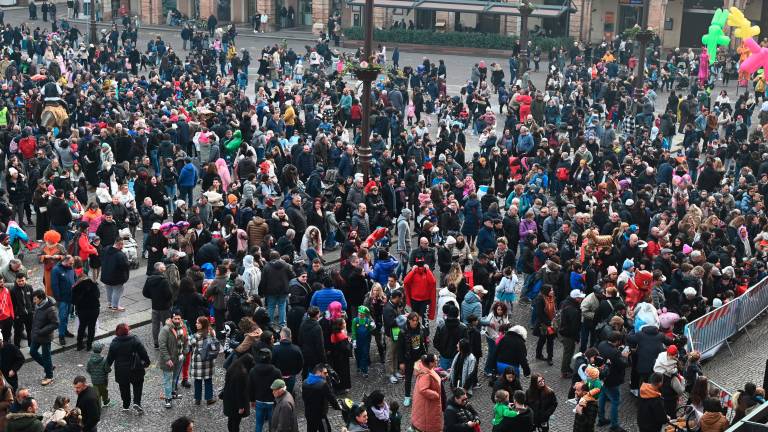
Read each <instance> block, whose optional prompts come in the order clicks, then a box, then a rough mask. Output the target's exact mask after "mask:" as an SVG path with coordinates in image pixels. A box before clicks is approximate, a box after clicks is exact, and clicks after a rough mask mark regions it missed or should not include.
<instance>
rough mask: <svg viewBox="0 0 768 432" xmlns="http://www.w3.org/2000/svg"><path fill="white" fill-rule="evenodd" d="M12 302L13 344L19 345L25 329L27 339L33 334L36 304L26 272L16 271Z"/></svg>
mask: <svg viewBox="0 0 768 432" xmlns="http://www.w3.org/2000/svg"><path fill="white" fill-rule="evenodd" d="M11 302H12V303H13V314H14V315H15V317H14V319H13V344H14V345H16V346H17V347H18V346H20V345H21V334H22V333H23V332H24V331H26V332H27V340H29V335H31V334H32V314H33V313H34V312H35V304H34V303H33V302H32V287H31V286H30V285H27V275H26V274H24V273H16V283H15V284H14V285H13V287H12V288H11ZM9 342H10V341H9ZM6 377H7V375H6Z"/></svg>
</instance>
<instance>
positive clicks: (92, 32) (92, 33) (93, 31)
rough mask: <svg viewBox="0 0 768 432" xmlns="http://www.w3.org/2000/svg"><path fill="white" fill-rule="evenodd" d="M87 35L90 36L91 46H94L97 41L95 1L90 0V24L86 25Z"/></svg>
mask: <svg viewBox="0 0 768 432" xmlns="http://www.w3.org/2000/svg"><path fill="white" fill-rule="evenodd" d="M88 33H89V34H90V39H91V43H92V44H93V46H96V44H97V43H98V39H99V38H98V35H97V34H96V0H91V22H90V23H89V24H88Z"/></svg>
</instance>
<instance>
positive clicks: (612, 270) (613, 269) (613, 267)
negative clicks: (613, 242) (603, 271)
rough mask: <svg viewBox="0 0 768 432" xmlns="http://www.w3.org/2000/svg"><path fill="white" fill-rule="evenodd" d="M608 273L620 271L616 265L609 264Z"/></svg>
mask: <svg viewBox="0 0 768 432" xmlns="http://www.w3.org/2000/svg"><path fill="white" fill-rule="evenodd" d="M607 271H608V274H611V273H618V272H619V271H618V270H617V269H616V266H608V270H607Z"/></svg>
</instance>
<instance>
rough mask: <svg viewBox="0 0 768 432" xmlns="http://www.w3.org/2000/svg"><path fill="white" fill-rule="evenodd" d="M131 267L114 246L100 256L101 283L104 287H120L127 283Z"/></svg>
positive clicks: (125, 257) (123, 254) (121, 252)
mask: <svg viewBox="0 0 768 432" xmlns="http://www.w3.org/2000/svg"><path fill="white" fill-rule="evenodd" d="M130 270H131V266H130V264H129V263H128V257H127V256H126V255H125V253H123V251H121V250H119V249H117V248H115V247H114V246H110V247H108V248H107V249H106V250H105V251H104V252H102V254H101V281H102V282H104V284H106V285H122V284H124V283H126V282H128V279H129V276H130Z"/></svg>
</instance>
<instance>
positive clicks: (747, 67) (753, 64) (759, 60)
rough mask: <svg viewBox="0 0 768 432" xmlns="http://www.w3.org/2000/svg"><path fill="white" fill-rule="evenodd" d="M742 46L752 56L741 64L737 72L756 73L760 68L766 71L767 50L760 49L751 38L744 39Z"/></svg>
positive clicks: (767, 67)
mask: <svg viewBox="0 0 768 432" xmlns="http://www.w3.org/2000/svg"><path fill="white" fill-rule="evenodd" d="M744 45H746V46H747V48H748V49H749V50H750V51H751V52H752V54H751V55H750V56H749V57H747V59H746V60H744V61H743V62H742V63H741V66H740V67H739V70H741V71H747V72H749V73H750V74H753V73H755V72H757V70H758V69H760V68H763V69H764V70H768V48H763V47H761V46H760V45H758V43H757V42H755V40H754V39H752V38H747V39H744Z"/></svg>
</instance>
